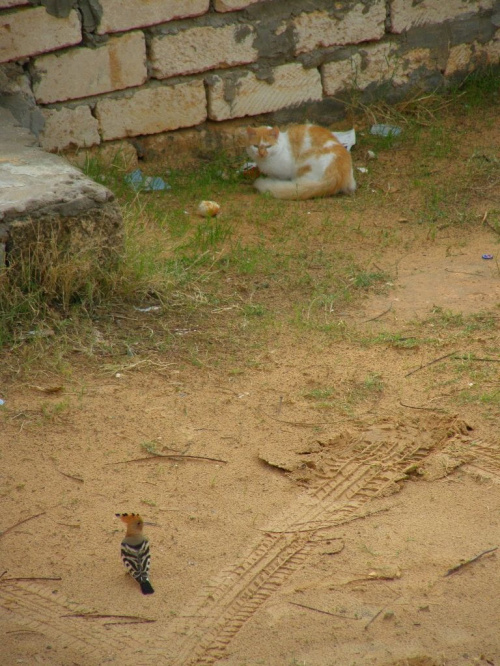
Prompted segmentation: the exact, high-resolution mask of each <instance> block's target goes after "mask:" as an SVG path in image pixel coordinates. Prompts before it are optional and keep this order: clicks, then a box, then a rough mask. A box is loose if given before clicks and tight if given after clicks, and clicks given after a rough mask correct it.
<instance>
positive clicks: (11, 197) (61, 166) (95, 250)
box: [0, 108, 123, 279]
mask: <svg viewBox="0 0 500 666" xmlns="http://www.w3.org/2000/svg"><path fill="white" fill-rule="evenodd" d="M0 154H1V155H2V160H1V161H0V181H1V183H2V197H0V233H2V234H3V235H6V236H7V241H6V247H7V248H8V253H7V258H8V261H9V266H10V268H11V269H12V271H13V277H14V275H15V274H16V270H17V268H16V265H20V264H21V262H22V261H23V259H24V258H29V260H30V261H29V266H33V265H34V264H36V261H33V259H34V258H35V259H36V258H38V260H39V261H38V267H39V268H41V267H43V266H44V265H48V264H47V262H52V261H53V262H56V261H58V260H60V259H62V260H64V261H65V262H66V263H68V262H69V263H72V262H76V263H77V262H78V261H85V257H89V258H92V260H95V261H102V262H105V261H107V260H109V259H110V258H111V259H113V258H115V257H116V255H117V254H118V253H119V252H121V250H122V248H123V220H122V216H121V213H120V209H119V207H118V206H117V205H116V203H115V202H114V195H113V193H112V192H111V191H110V190H108V189H107V188H106V187H103V186H102V185H99V184H98V183H95V182H94V181H92V180H90V178H87V177H86V176H85V175H84V174H83V173H82V172H81V171H80V170H79V169H76V168H75V167H73V166H71V165H70V164H69V163H68V162H67V161H66V160H65V159H64V158H62V157H60V156H58V155H52V154H50V153H47V152H45V151H44V150H42V149H41V148H40V147H39V146H38V145H37V143H36V139H35V137H34V136H33V135H32V134H31V133H30V132H29V131H28V130H26V129H25V128H23V127H20V126H19V124H18V123H17V121H15V120H14V118H13V116H12V115H11V114H10V113H9V112H8V111H7V110H6V109H2V108H0ZM0 249H1V248H0ZM43 262H45V263H43ZM27 265H28V264H27V263H26V264H25V266H27ZM78 269H79V267H78V266H75V270H78ZM36 277H37V276H36V270H35V275H34V276H33V278H34V279H36Z"/></svg>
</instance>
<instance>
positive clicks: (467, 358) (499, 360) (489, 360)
mask: <svg viewBox="0 0 500 666" xmlns="http://www.w3.org/2000/svg"><path fill="white" fill-rule="evenodd" d="M455 358H456V359H458V360H460V361H485V362H486V363H500V358H474V357H470V356H455Z"/></svg>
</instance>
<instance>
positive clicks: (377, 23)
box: [0, 0, 500, 151]
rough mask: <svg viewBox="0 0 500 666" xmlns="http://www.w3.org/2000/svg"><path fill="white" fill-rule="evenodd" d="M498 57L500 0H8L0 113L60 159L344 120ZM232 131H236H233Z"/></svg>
mask: <svg viewBox="0 0 500 666" xmlns="http://www.w3.org/2000/svg"><path fill="white" fill-rule="evenodd" d="M499 62H500V0H421V1H420V2H414V1H412V0H346V1H343V2H334V1H332V0H308V2H304V1H298V0H260V1H259V0H148V2H142V1H140V0H76V2H75V0H67V1H65V0H59V1H58V2H57V3H53V2H46V1H45V2H42V0H31V1H30V2H27V1H26V0H0V105H3V106H7V107H9V108H10V109H11V111H13V113H14V115H17V117H18V118H19V119H20V120H21V122H22V123H23V124H24V125H25V126H30V127H31V129H33V130H34V131H35V132H36V133H37V134H38V135H39V138H40V142H41V145H42V146H43V147H45V148H46V149H48V150H51V151H64V150H67V149H70V148H71V149H74V148H79V149H80V148H88V147H91V146H97V145H101V144H105V143H106V142H109V141H114V140H120V139H126V138H128V137H136V139H134V141H135V142H136V143H137V142H139V143H140V142H141V141H142V140H143V139H142V138H141V137H148V136H151V135H158V134H163V133H168V134H167V137H169V138H172V136H175V135H176V134H178V133H179V130H181V129H182V128H193V129H195V130H197V131H198V136H199V137H202V136H206V135H207V132H208V133H209V131H211V130H214V129H217V128H219V129H221V130H223V129H224V128H226V127H227V125H228V121H234V120H235V119H240V120H241V122H248V123H255V122H257V121H259V122H260V121H262V120H266V122H279V123H283V122H287V121H289V120H294V121H304V120H305V119H308V120H313V121H317V122H322V123H324V124H330V123H332V122H334V121H335V120H338V119H339V118H340V117H341V115H342V113H343V108H344V106H345V104H346V103H347V102H348V101H349V99H350V97H351V96H352V94H353V92H355V93H356V96H357V97H358V98H361V101H369V100H370V99H373V98H374V97H375V96H382V97H384V98H385V99H388V100H389V101H391V100H395V99H397V98H398V97H402V96H403V95H405V94H407V93H408V91H409V90H410V89H413V88H420V89H430V88H436V87H443V86H445V85H446V84H447V82H449V81H456V80H457V79H460V78H463V77H464V76H465V75H467V74H468V73H469V72H470V71H472V70H474V69H476V68H478V67H481V66H484V65H486V64H498V63H499ZM233 124H234V123H233Z"/></svg>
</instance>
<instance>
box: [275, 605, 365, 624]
mask: <svg viewBox="0 0 500 666" xmlns="http://www.w3.org/2000/svg"><path fill="white" fill-rule="evenodd" d="M288 603H289V604H292V606H298V607H299V608H306V609H307V610H312V611H315V612H316V613H323V614H324V615H331V616H332V617H341V618H342V619H343V620H360V619H361V618H359V617H349V616H347V615H341V614H340V613H330V611H326V610H322V609H321V608H314V606H306V605H305V604H299V603H297V602H296V601H289V602H288Z"/></svg>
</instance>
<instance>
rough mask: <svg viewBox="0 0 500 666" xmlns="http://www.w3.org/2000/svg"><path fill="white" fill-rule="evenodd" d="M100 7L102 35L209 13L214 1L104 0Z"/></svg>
mask: <svg viewBox="0 0 500 666" xmlns="http://www.w3.org/2000/svg"><path fill="white" fill-rule="evenodd" d="M100 5H101V7H102V18H101V23H100V25H99V28H98V32H99V34H101V35H102V34H104V33H106V32H121V31H124V30H130V29H131V28H142V27H144V26H148V25H156V24H158V23H166V22H167V21H172V20H173V19H180V18H188V17H190V16H200V15H201V14H205V12H207V11H208V9H209V6H210V0H146V2H144V1H142V2H141V1H139V0H100Z"/></svg>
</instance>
